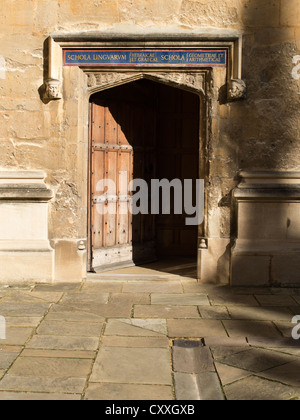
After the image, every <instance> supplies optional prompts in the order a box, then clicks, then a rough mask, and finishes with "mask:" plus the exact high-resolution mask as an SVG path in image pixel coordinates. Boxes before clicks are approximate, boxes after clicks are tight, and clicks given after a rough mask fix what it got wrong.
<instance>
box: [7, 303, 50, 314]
mask: <svg viewBox="0 0 300 420" xmlns="http://www.w3.org/2000/svg"><path fill="white" fill-rule="evenodd" d="M49 307H50V304H49V303H45V302H38V303H36V302H0V314H1V315H2V316H4V317H6V316H25V317H29V316H33V317H38V316H43V315H44V314H45V313H46V312H47V311H48V309H49Z"/></svg>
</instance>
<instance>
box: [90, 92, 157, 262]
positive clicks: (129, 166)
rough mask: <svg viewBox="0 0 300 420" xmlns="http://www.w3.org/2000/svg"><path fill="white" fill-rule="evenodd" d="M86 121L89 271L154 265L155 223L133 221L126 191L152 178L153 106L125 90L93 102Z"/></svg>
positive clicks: (136, 218) (146, 218)
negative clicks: (139, 180) (136, 264)
mask: <svg viewBox="0 0 300 420" xmlns="http://www.w3.org/2000/svg"><path fill="white" fill-rule="evenodd" d="M90 116H91V120H90V127H91V129H90V138H91V140H90V149H91V158H90V173H91V180H90V197H91V203H90V208H91V210H90V223H89V224H90V246H91V252H90V254H91V259H92V261H91V264H90V265H91V267H93V268H94V269H97V267H99V268H100V269H101V270H104V269H107V268H114V267H117V266H124V265H128V264H130V263H141V262H149V261H153V260H155V258H156V256H155V223H154V218H153V216H151V215H136V216H132V214H131V212H130V211H129V206H130V204H131V203H130V201H131V195H132V194H130V193H129V191H128V185H129V183H130V181H132V179H136V178H141V179H145V180H146V181H147V182H150V180H151V179H152V178H153V177H154V170H155V157H154V150H155V125H156V123H155V118H156V114H155V109H154V106H153V105H152V103H151V101H150V103H149V101H148V102H147V101H146V103H145V101H144V95H141V92H140V89H135V88H134V86H130V90H129V91H128V87H127V86H125V87H120V88H117V89H113V90H112V91H107V92H105V93H104V94H98V95H97V96H95V97H94V98H92V102H91V110H90ZM102 180H103V181H102ZM110 184H112V185H111V186H110ZM113 185H115V186H116V188H115V190H114V188H112V186H113Z"/></svg>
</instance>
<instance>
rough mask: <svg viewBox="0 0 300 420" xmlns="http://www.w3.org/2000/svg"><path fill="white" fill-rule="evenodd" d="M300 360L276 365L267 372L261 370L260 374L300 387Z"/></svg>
mask: <svg viewBox="0 0 300 420" xmlns="http://www.w3.org/2000/svg"><path fill="white" fill-rule="evenodd" d="M299 372H300V360H299V359H298V360H295V361H292V362H291V363H286V364H284V365H282V366H277V367H274V368H273V369H269V370H267V371H266V372H260V374H259V376H260V377H261V376H263V377H264V378H267V379H270V380H276V381H280V382H282V383H284V384H286V385H291V386H294V387H300V377H299ZM299 389H300V388H299Z"/></svg>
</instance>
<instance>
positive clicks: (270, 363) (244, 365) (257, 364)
mask: <svg viewBox="0 0 300 420" xmlns="http://www.w3.org/2000/svg"><path fill="white" fill-rule="evenodd" d="M293 360H294V358H293V357H292V356H289V355H286V354H283V353H279V352H274V351H271V350H267V349H253V348H252V349H249V350H247V351H243V352H239V353H234V354H230V355H228V356H226V357H224V358H223V359H222V363H224V364H226V365H229V366H233V367H235V368H238V369H243V370H248V371H251V372H255V373H256V372H262V371H265V370H268V369H271V368H274V367H275V366H281V365H284V364H286V363H288V362H289V361H293Z"/></svg>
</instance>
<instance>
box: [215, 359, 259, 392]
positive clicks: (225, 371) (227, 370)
mask: <svg viewBox="0 0 300 420" xmlns="http://www.w3.org/2000/svg"><path fill="white" fill-rule="evenodd" d="M215 366H216V369H217V372H218V375H219V378H220V380H221V382H222V385H223V386H225V385H228V384H231V383H232V382H235V381H238V380H239V379H242V378H246V377H247V376H250V375H252V373H251V372H248V371H247V370H243V369H238V368H234V367H232V366H227V365H224V364H223V363H220V362H216V363H215Z"/></svg>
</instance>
